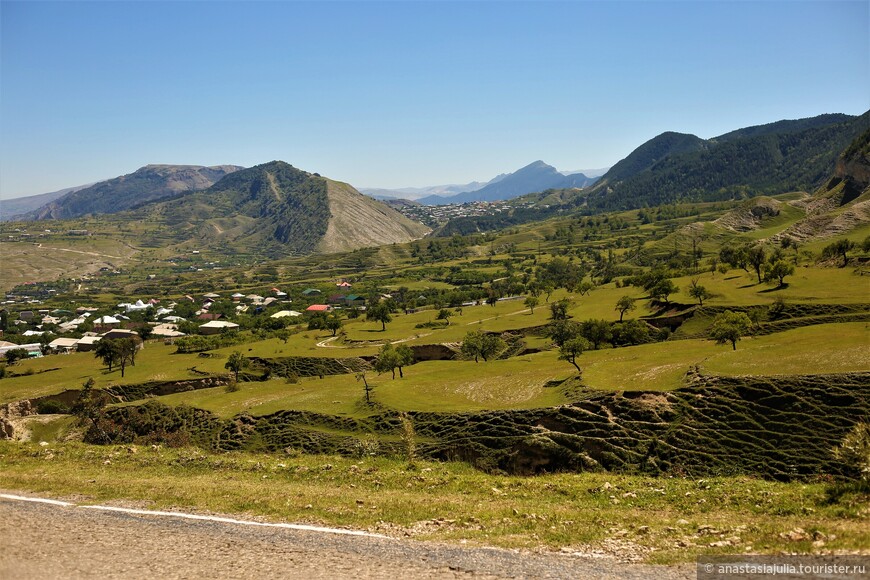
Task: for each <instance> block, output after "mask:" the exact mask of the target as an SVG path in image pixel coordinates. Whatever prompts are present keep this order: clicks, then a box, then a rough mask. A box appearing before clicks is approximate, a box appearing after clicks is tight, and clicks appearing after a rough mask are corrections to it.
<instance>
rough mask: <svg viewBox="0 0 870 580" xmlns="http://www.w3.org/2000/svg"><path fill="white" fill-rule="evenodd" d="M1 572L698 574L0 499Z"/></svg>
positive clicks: (664, 578)
mask: <svg viewBox="0 0 870 580" xmlns="http://www.w3.org/2000/svg"><path fill="white" fill-rule="evenodd" d="M0 548H2V549H0V578H15V579H21V580H24V579H30V578H33V579H37V578H38V579H40V580H44V579H50V578H93V577H100V578H143V577H151V578H258V579H259V578H305V579H306V580H307V579H327V578H328V579H337V578H354V579H370V578H390V579H394V578H397V577H398V578H403V579H404V578H421V579H429V578H469V577H474V578H584V579H586V578H588V579H598V578H624V579H637V580H640V579H644V578H656V579H657V580H670V579H677V578H680V579H683V578H694V577H695V568H694V565H683V566H680V567H663V566H649V565H639V564H622V563H619V562H616V561H614V560H610V559H604V558H590V557H577V556H564V555H559V554H552V555H551V554H537V553H529V552H518V551H512V550H502V549H494V548H466V547H462V546H454V545H448V544H437V543H432V542H417V541H407V540H396V539H386V538H377V537H365V536H345V535H336V534H330V533H322V532H309V531H300V530H288V529H280V528H264V527H252V526H245V525H239V524H227V523H219V522H211V521H202V520H186V519H181V518H175V517H165V516H163V517H161V516H149V515H133V514H126V513H121V512H107V511H101V510H91V509H83V508H79V507H75V506H56V505H47V504H40V503H30V502H19V501H10V500H6V499H0Z"/></svg>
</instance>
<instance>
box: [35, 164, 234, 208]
mask: <svg viewBox="0 0 870 580" xmlns="http://www.w3.org/2000/svg"><path fill="white" fill-rule="evenodd" d="M239 169H242V167H240V166H238V165H216V166H214V167H203V166H200V165H146V166H145V167H142V168H140V169H138V170H136V171H134V172H133V173H130V174H129V175H122V176H120V177H115V178H114V179H108V180H106V181H100V182H99V183H95V184H93V185H91V186H88V187H83V188H80V189H74V190H73V191H68V192H66V193H65V194H64V195H62V196H60V197H58V198H57V199H54V200H53V201H51V202H49V203H47V204H46V205H44V206H42V207H40V208H38V209H36V210H34V211H32V212H30V213H27V214H25V215H24V216H22V217H23V219H35V220H44V219H68V218H74V217H79V216H83V215H89V214H103V213H117V212H120V211H124V210H127V209H131V208H133V207H135V206H137V205H141V204H143V203H148V202H151V201H155V200H158V199H161V198H165V197H169V196H173V195H179V194H181V193H184V192H188V191H195V190H198V189H205V188H207V187H210V186H212V185H213V184H215V183H217V182H218V181H219V180H220V179H221V178H223V177H224V176H226V175H229V174H230V173H232V172H234V171H238V170H239Z"/></svg>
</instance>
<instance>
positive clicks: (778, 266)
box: [764, 260, 794, 286]
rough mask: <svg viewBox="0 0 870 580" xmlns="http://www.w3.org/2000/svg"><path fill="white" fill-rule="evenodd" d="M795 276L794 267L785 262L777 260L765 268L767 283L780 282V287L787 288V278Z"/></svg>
mask: <svg viewBox="0 0 870 580" xmlns="http://www.w3.org/2000/svg"><path fill="white" fill-rule="evenodd" d="M792 274H794V266H793V265H792V264H789V263H788V262H786V261H784V260H777V261H776V262H774V263H772V264H767V266H765V268H764V279H765V281H767V282H772V281H773V280H779V285H780V286H785V277H786V276H791V275H792Z"/></svg>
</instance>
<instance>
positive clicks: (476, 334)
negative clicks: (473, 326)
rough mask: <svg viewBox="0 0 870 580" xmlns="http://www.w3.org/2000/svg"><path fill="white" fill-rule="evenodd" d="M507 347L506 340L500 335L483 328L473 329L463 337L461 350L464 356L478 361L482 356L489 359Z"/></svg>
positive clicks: (486, 359)
mask: <svg viewBox="0 0 870 580" xmlns="http://www.w3.org/2000/svg"><path fill="white" fill-rule="evenodd" d="M506 347H507V345H506V344H505V341H504V340H502V339H501V337H499V336H498V335H495V334H489V333H486V332H483V331H482V330H473V331H471V332H469V333H468V334H466V335H465V338H463V339H462V347H461V352H462V354H463V355H464V356H466V357H469V358H473V359H474V362H478V360H479V359H481V358H482V359H483V360H484V361H488V360H489V359H490V358H493V357H494V356H496V355H498V354H499V353H500V352H502V351H503V350H504V349H505V348H506Z"/></svg>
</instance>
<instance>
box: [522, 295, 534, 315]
mask: <svg viewBox="0 0 870 580" xmlns="http://www.w3.org/2000/svg"><path fill="white" fill-rule="evenodd" d="M523 304H524V305H525V306H528V307H529V310H531V311H532V314H534V313H535V306H537V305H538V297H537V296H535V295H534V294H532V295H530V296H526V299H525V300H524V301H523Z"/></svg>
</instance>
